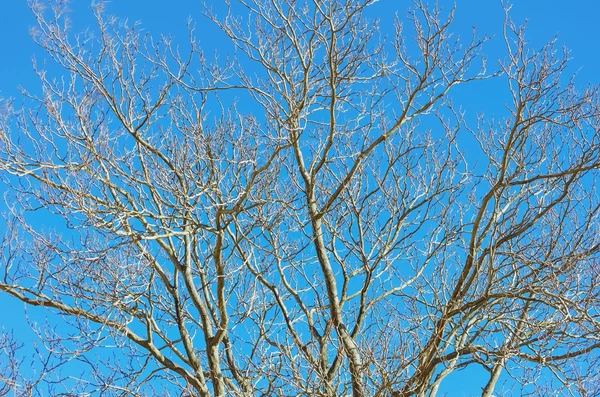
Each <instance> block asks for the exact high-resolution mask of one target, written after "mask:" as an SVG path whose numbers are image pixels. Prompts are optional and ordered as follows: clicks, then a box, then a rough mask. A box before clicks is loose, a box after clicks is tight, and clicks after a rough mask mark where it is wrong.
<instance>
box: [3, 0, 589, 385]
mask: <svg viewBox="0 0 600 397" xmlns="http://www.w3.org/2000/svg"><path fill="white" fill-rule="evenodd" d="M206 3H207V4H209V5H211V4H212V5H214V6H215V7H218V6H219V5H220V4H221V1H217V0H213V1H210V0H207V1H206ZM439 3H440V4H441V5H442V6H443V7H448V8H449V7H451V5H452V2H451V1H445V0H440V1H439ZM455 3H456V15H455V22H454V31H456V32H458V33H459V34H462V35H465V36H467V37H468V35H469V34H470V30H471V27H473V26H475V27H476V29H477V32H478V33H479V34H481V35H495V38H494V39H493V40H492V42H491V43H489V44H488V46H487V52H486V53H487V54H488V65H489V68H490V69H494V68H495V67H496V66H497V64H498V58H499V57H502V56H503V55H502V53H501V51H502V48H503V43H502V40H501V34H502V22H503V18H504V13H503V10H502V7H501V5H500V1H498V0H456V2H455ZM410 4H411V2H409V1H404V0H403V1H400V0H380V1H379V2H378V3H377V4H376V5H375V6H374V7H372V8H371V9H370V10H369V13H370V16H371V17H380V18H381V19H382V25H383V26H391V25H390V22H391V20H390V17H391V16H392V15H394V13H398V15H399V16H400V17H403V16H404V15H405V12H406V11H405V10H406V7H407V6H408V5H410ZM71 8H72V9H73V14H72V20H73V26H74V31H82V30H84V29H85V28H86V26H88V25H93V24H94V20H93V18H92V14H91V10H90V1H89V0H76V1H73V2H72V3H71ZM107 11H108V13H109V14H114V15H117V16H120V17H125V18H127V19H128V20H129V21H131V22H135V21H140V22H141V24H142V27H143V28H144V29H146V30H147V31H148V32H149V33H150V34H151V35H153V36H158V35H160V34H164V35H167V34H170V35H171V36H172V37H173V39H174V42H175V43H177V42H181V43H182V44H185V41H186V40H187V31H186V23H187V21H188V19H189V18H192V20H193V21H195V23H196V33H197V37H198V39H199V42H200V44H201V45H203V46H204V47H208V48H209V49H214V50H216V51H217V52H218V51H219V49H221V48H227V46H226V45H225V43H224V41H223V40H224V36H223V35H222V34H220V33H219V32H218V31H217V30H216V28H215V26H214V25H212V24H211V23H210V22H208V21H206V20H204V19H203V18H202V12H203V7H202V5H201V2H200V1H199V0H169V1H168V2H167V1H158V0H120V1H117V0H114V1H113V2H111V3H109V4H108V7H107ZM511 15H512V17H513V19H514V20H515V21H516V22H517V23H519V24H520V23H523V22H524V21H525V20H526V19H528V20H529V22H528V29H527V37H528V38H529V39H530V45H531V46H532V47H533V48H539V47H541V46H542V45H543V44H544V43H545V42H546V41H548V40H550V39H552V38H554V37H555V36H556V35H558V42H559V44H561V45H566V46H567V47H568V48H569V49H570V54H571V58H572V61H571V63H570V68H571V71H572V72H576V71H577V73H578V76H577V79H576V83H577V84H578V85H580V86H583V85H585V84H587V83H592V84H598V83H600V74H599V73H598V72H599V71H600V44H599V43H598V38H599V37H600V35H599V34H598V28H597V26H598V17H599V16H600V1H598V0H580V1H577V0H573V1H564V0H521V1H515V4H514V5H513V7H512V13H511ZM34 24H35V20H34V18H33V16H32V13H31V12H30V10H29V8H28V6H27V2H26V1H25V0H0V97H4V98H7V97H8V98H11V97H12V98H16V99H17V102H19V101H18V99H19V87H23V88H25V89H27V90H29V91H32V92H36V90H39V83H38V82H37V79H36V76H35V74H34V72H33V68H32V58H34V57H35V58H36V59H37V60H38V62H39V61H42V60H44V59H45V58H46V56H45V55H44V53H43V52H41V51H40V49H39V48H38V47H37V46H36V45H35V44H34V43H33V41H32V40H31V38H30V33H29V32H30V28H31V27H32V26H33V25H34ZM223 55H225V54H223ZM469 87H470V88H469V90H470V91H468V92H461V97H462V101H463V103H465V104H466V105H472V108H473V109H476V111H492V110H493V109H498V110H499V111H501V110H502V109H501V108H500V109H499V108H498V106H502V101H503V99H502V98H501V97H500V98H499V97H497V96H495V95H494V93H493V91H490V90H487V89H485V88H484V87H483V86H480V88H477V86H469ZM473 87H474V88H473ZM467 111H469V107H467ZM0 189H1V188H0ZM0 193H1V191H0ZM40 222H42V223H43V222H44V220H40ZM0 227H2V226H1V225H0ZM30 313H32V312H31V311H30ZM34 313H35V312H34ZM44 315H45V314H43V313H41V312H40V313H39V314H35V316H34V317H37V319H38V320H41V319H42V318H43V316H44ZM38 316H39V317H38ZM1 327H4V328H5V329H14V330H15V331H16V332H17V333H18V334H19V335H20V337H21V339H22V340H23V341H24V342H26V343H30V342H29V341H30V340H31V338H32V337H33V334H32V332H31V331H29V330H28V326H27V324H26V321H25V316H24V312H23V305H22V304H21V303H19V302H17V301H16V300H11V299H9V298H7V297H5V296H3V295H0V328H1ZM473 376H477V374H473ZM462 379H464V378H462ZM478 383H479V384H481V382H478ZM446 387H447V389H446V390H447V391H448V393H449V395H450V396H468V395H472V394H471V393H477V392H478V389H471V388H469V385H468V384H467V383H464V381H462V383H461V382H459V381H458V380H452V379H450V382H448V384H447V386H446Z"/></svg>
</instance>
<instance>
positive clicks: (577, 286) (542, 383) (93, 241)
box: [0, 0, 600, 397]
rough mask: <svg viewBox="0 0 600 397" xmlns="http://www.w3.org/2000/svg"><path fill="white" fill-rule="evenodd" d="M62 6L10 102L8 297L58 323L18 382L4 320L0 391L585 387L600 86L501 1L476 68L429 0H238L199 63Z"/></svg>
mask: <svg viewBox="0 0 600 397" xmlns="http://www.w3.org/2000/svg"><path fill="white" fill-rule="evenodd" d="M63 3H64V2H63V1H50V2H49V4H46V7H43V6H42V5H41V4H33V5H32V10H33V12H34V13H35V16H36V18H37V22H38V27H37V29H35V32H34V35H33V37H34V40H35V41H36V42H37V43H38V44H39V45H40V46H41V47H42V48H43V49H44V50H45V53H46V56H47V57H49V58H50V59H51V61H53V62H54V63H53V64H52V65H53V66H52V67H51V69H50V70H51V71H53V72H51V71H45V70H44V69H42V68H38V69H36V71H37V74H38V76H39V80H40V82H41V90H34V91H29V92H25V97H26V98H25V104H26V105H25V107H24V108H23V109H17V108H16V107H15V106H13V104H12V103H11V101H9V100H4V102H2V107H1V110H0V176H1V179H2V181H3V183H4V185H5V187H6V189H7V192H8V193H7V195H6V198H7V200H6V203H7V205H6V207H5V208H6V215H5V226H6V231H5V232H4V235H3V240H2V241H3V244H2V249H1V253H0V269H1V271H2V276H1V280H0V291H2V292H3V293H4V294H8V295H11V296H12V297H14V298H17V299H18V300H21V301H22V302H25V303H26V304H28V305H32V306H43V307H45V308H47V309H48V310H50V311H52V312H53V313H56V314H57V316H60V317H58V318H60V319H61V324H59V325H57V326H55V327H52V326H51V324H49V325H48V326H46V327H43V326H38V327H36V328H35V329H36V331H37V332H38V333H39V336H40V338H41V339H42V340H43V341H44V345H43V349H42V348H41V347H40V348H39V351H37V353H39V357H40V362H39V365H38V370H37V372H36V374H37V375H36V376H32V377H28V376H26V375H24V373H25V372H24V371H22V370H21V371H20V370H19V363H21V361H20V360H21V359H20V358H19V357H20V356H19V354H20V353H19V352H21V351H20V350H19V342H18V341H17V340H18V338H17V340H16V339H15V338H12V337H11V336H10V335H8V334H3V335H2V336H1V337H0V350H1V351H2V352H4V355H5V356H4V358H3V359H0V363H1V364H0V394H4V393H10V392H14V393H15V394H38V393H39V394H44V393H49V394H53V393H56V394H58V393H61V392H63V393H64V392H67V393H69V395H88V394H89V393H103V394H102V395H104V394H106V395H139V396H147V395H178V394H181V395H186V396H187V395H190V396H191V395H194V396H203V397H204V396H219V397H220V396H248V397H249V396H345V395H352V396H355V397H362V396H395V397H400V396H403V397H408V396H419V397H425V396H428V397H429V396H435V395H436V394H437V393H438V390H439V391H440V392H442V391H443V390H444V383H443V380H444V379H445V378H446V377H447V376H448V375H449V374H451V373H453V372H455V371H457V370H461V369H464V368H467V367H469V368H476V369H478V370H473V371H478V372H471V373H477V374H479V375H478V376H475V377H471V378H470V379H469V381H470V382H477V383H478V384H479V385H480V386H481V390H482V394H481V395H482V396H486V397H490V396H492V393H494V394H495V395H502V394H503V393H504V392H507V393H509V394H510V393H511V390H512V391H513V393H514V391H515V390H520V392H519V393H521V394H531V395H542V396H547V395H551V394H555V393H556V394H561V393H562V394H566V393H571V394H570V395H579V396H592V395H594V396H597V395H599V393H600V390H599V389H598V388H599V386H598V385H600V379H599V376H598V370H597V365H598V364H599V363H597V360H598V358H599V355H598V348H599V347H600V323H599V321H600V312H599V303H600V302H599V297H600V295H599V293H600V287H599V286H600V279H599V278H600V265H599V263H598V260H599V258H600V255H599V247H600V245H599V244H600V238H599V236H600V234H599V233H598V232H599V219H598V216H599V215H598V214H599V211H598V207H599V205H600V201H599V199H598V192H597V191H596V188H595V186H596V183H597V182H598V168H599V164H600V133H599V132H598V131H599V128H600V125H599V122H600V117H599V116H600V113H599V110H600V108H599V106H598V92H597V89H596V88H595V87H592V88H588V89H585V90H578V89H576V87H575V85H574V83H573V81H572V80H570V79H569V76H566V75H565V74H564V73H563V72H564V70H565V68H566V59H567V54H566V53H564V52H562V51H561V50H560V49H557V48H556V47H555V46H554V44H553V43H549V44H548V45H546V46H545V47H543V48H541V49H539V48H536V49H529V48H528V47H527V46H526V40H525V33H524V31H523V29H522V28H521V27H518V26H515V25H514V24H513V23H512V22H511V20H510V18H509V17H508V9H507V18H506V21H505V26H504V28H505V29H504V32H503V34H500V35H499V36H498V37H496V38H495V39H494V40H500V41H502V39H504V41H505V54H504V55H503V56H502V57H501V59H500V62H499V63H498V62H496V61H495V60H494V61H493V62H490V65H489V66H488V67H487V68H486V63H485V58H484V57H483V56H482V50H484V49H485V42H486V41H487V39H478V38H477V37H474V38H473V39H469V38H467V39H466V40H464V39H461V40H459V39H458V38H457V36H454V35H452V33H451V32H452V26H451V21H452V19H453V11H452V10H439V9H435V8H428V7H427V6H425V5H423V4H422V3H420V2H419V1H417V2H416V3H415V4H413V8H412V9H411V10H410V11H409V12H408V14H407V15H406V17H405V16H404V14H401V16H400V17H398V18H397V20H396V23H395V25H394V27H393V29H392V28H391V27H390V28H385V29H381V30H380V28H379V27H378V24H377V23H376V22H375V21H373V20H371V19H369V18H368V17H367V16H366V14H367V13H368V11H369V10H370V8H369V7H371V6H372V3H375V0H328V1H310V0H282V1H271V0H245V1H242V0H239V1H238V2H237V3H235V4H231V5H229V6H228V7H229V8H228V12H226V13H225V14H223V13H217V12H215V13H214V14H213V13H212V12H211V11H210V10H207V11H206V17H207V18H208V19H209V20H211V21H212V23H214V24H216V25H217V26H218V27H219V28H220V30H221V31H222V32H223V33H224V35H225V36H226V37H227V38H228V39H229V42H230V44H231V48H230V49H227V51H228V54H229V55H226V54H225V50H223V52H221V53H219V56H218V57H214V59H213V57H212V56H208V55H207V54H205V53H204V52H203V50H202V48H201V47H200V46H199V45H198V43H197V42H196V38H195V37H196V34H195V33H194V30H193V29H192V28H190V39H189V42H188V43H182V47H177V46H175V45H174V44H171V41H170V39H168V38H162V39H161V40H158V41H157V40H153V39H152V38H151V36H149V35H147V34H145V33H144V32H143V31H140V30H139V28H138V26H137V25H134V26H132V25H129V26H127V25H126V24H125V23H123V22H121V21H120V20H118V19H115V18H111V17H108V16H107V15H106V13H105V12H104V11H103V6H102V5H101V4H100V5H97V6H96V7H95V8H94V10H95V16H96V18H97V27H96V29H95V30H91V31H90V32H92V31H93V32H94V33H86V34H81V35H75V34H73V33H72V32H70V31H69V23H68V20H67V18H66V16H65V12H66V9H65V6H64V4H63ZM403 23H405V24H406V26H405V27H404V25H403ZM200 39H202V36H201V34H200ZM5 61H6V60H5ZM57 70H58V71H57ZM478 80H486V82H478ZM465 84H474V85H476V84H490V85H489V86H490V87H494V89H495V90H497V95H499V96H503V97H505V98H506V107H504V108H500V109H498V113H497V114H496V115H495V116H492V115H480V116H478V117H475V114H474V112H472V111H470V110H469V109H468V108H461V109H459V108H458V106H453V102H452V101H451V98H452V93H453V92H455V90H456V89H462V88H460V87H461V86H463V85H465ZM462 92H463V93H464V92H465V91H464V89H463V91H462ZM455 103H456V101H455ZM467 103H468V102H467ZM36 216H37V217H39V216H44V217H45V218H44V219H49V220H51V221H52V222H53V223H54V224H55V225H56V227H55V228H54V229H52V228H50V227H49V225H47V224H46V225H45V226H42V227H40V222H39V220H37V221H36V220H35V217H36ZM74 363H76V364H77V366H74ZM61 368H62V370H61ZM81 368H84V370H83V371H82V370H81ZM21 369H22V368H21ZM482 369H483V371H481V370H482ZM469 371H471V370H469ZM467 373H468V372H467ZM513 395H514V394H513Z"/></svg>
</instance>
